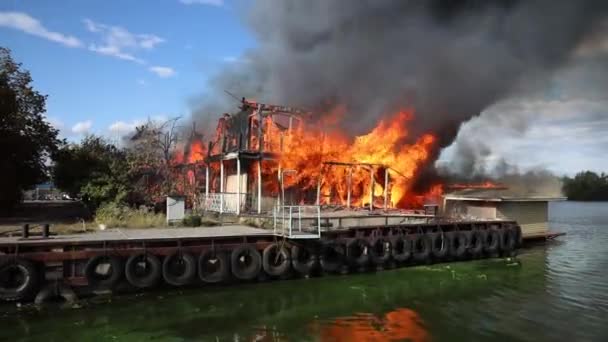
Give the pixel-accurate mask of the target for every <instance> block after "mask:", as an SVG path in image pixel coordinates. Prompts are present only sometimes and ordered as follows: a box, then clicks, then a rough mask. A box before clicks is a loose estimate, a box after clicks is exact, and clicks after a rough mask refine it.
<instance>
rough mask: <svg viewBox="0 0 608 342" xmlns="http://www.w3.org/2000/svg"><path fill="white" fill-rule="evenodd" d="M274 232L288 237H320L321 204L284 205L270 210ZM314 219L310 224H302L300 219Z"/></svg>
mask: <svg viewBox="0 0 608 342" xmlns="http://www.w3.org/2000/svg"><path fill="white" fill-rule="evenodd" d="M272 214H273V215H272V216H273V229H274V233H275V234H278V235H282V236H286V237H289V238H296V239H297V238H320V237H321V206H318V205H284V206H276V207H274V208H273V210H272ZM303 214H304V215H303ZM303 219H304V220H310V219H314V221H313V223H312V224H311V225H310V226H304V227H303V226H302V220H303Z"/></svg>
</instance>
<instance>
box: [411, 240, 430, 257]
mask: <svg viewBox="0 0 608 342" xmlns="http://www.w3.org/2000/svg"><path fill="white" fill-rule="evenodd" d="M411 239H412V256H413V258H414V260H416V261H417V262H419V263H426V262H428V261H429V260H430V256H431V239H429V236H428V235H427V234H412V235H411Z"/></svg>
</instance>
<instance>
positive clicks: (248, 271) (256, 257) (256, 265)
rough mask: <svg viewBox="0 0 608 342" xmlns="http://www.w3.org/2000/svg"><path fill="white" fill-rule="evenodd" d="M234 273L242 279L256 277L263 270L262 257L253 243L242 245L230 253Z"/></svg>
mask: <svg viewBox="0 0 608 342" xmlns="http://www.w3.org/2000/svg"><path fill="white" fill-rule="evenodd" d="M230 266H231V269H232V274H233V275H234V276H235V277H236V278H237V279H240V280H252V279H255V278H256V277H257V276H258V274H259V273H260V271H261V270H262V257H261V256H260V253H259V252H258V251H257V249H255V247H253V246H251V245H240V246H238V247H236V248H235V249H234V250H233V251H232V254H231V255H230Z"/></svg>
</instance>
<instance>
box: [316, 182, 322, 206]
mask: <svg viewBox="0 0 608 342" xmlns="http://www.w3.org/2000/svg"><path fill="white" fill-rule="evenodd" d="M317 205H321V176H319V179H318V181H317Z"/></svg>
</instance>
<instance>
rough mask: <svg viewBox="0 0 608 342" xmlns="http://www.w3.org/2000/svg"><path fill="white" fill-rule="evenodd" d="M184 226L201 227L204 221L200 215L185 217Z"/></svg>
mask: <svg viewBox="0 0 608 342" xmlns="http://www.w3.org/2000/svg"><path fill="white" fill-rule="evenodd" d="M182 224H183V225H184V226H186V227H200V225H201V224H202V219H201V217H200V216H198V215H190V216H186V217H184V219H183V220H182Z"/></svg>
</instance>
